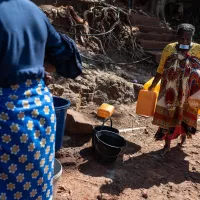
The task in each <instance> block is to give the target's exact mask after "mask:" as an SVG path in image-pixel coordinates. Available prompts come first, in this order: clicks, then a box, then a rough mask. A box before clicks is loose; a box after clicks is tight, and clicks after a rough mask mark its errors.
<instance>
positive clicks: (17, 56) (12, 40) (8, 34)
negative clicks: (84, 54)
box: [0, 0, 81, 87]
mask: <svg viewBox="0 0 200 200" xmlns="http://www.w3.org/2000/svg"><path fill="white" fill-rule="evenodd" d="M68 42H70V43H72V44H67V43H68ZM62 43H63V39H62V38H61V36H60V34H59V33H58V32H57V31H56V30H55V29H54V27H53V26H52V25H51V24H50V22H49V20H48V18H47V17H46V15H45V14H44V13H43V12H42V11H41V10H40V9H39V8H38V7H37V6H36V5H35V4H34V3H32V2H31V1H29V0H0V44H1V45H0V71H1V73H0V86H1V87H8V86H10V85H12V84H17V83H18V84H19V83H22V82H24V81H25V80H27V79H29V78H31V79H32V78H33V79H36V78H44V74H45V70H44V66H43V65H44V57H45V51H46V50H47V51H48V52H49V53H50V54H52V55H53V54H54V51H55V49H56V51H57V54H56V55H57V56H59V57H62V58H63V59H64V56H66V58H65V59H69V60H70V61H69V60H68V61H67V62H66V64H69V65H70V66H68V69H70V70H68V71H67V74H65V73H64V76H65V77H71V75H72V78H74V77H75V76H76V74H79V73H77V72H76V73H74V72H73V71H72V72H71V70H73V69H74V70H75V71H77V68H80V65H81V64H77V61H78V60H77V59H76V58H77V57H79V54H78V51H77V50H75V51H73V53H75V52H76V56H71V57H69V55H68V53H70V52H71V50H72V49H73V50H74V48H76V47H75V45H74V43H73V41H72V40H65V44H66V45H64V46H63V45H62ZM71 45H72V46H73V48H71V49H66V48H68V47H70V46H71ZM65 46H66V48H65ZM60 47H61V48H60ZM62 47H63V48H62ZM61 55H64V56H61ZM70 55H71V54H70ZM71 59H72V60H71ZM73 59H74V60H73ZM79 63H81V62H79ZM56 66H57V67H58V73H60V74H62V72H63V64H62V67H59V66H58V65H56ZM61 68H62V70H61ZM69 71H70V72H69ZM68 74H69V75H68Z"/></svg>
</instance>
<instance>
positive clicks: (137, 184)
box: [79, 143, 200, 195]
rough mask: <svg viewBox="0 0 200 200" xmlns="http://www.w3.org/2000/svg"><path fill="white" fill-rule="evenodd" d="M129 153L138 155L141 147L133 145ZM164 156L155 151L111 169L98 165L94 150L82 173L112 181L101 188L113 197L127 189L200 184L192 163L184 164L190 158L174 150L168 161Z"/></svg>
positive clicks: (88, 151) (86, 151)
mask: <svg viewBox="0 0 200 200" xmlns="http://www.w3.org/2000/svg"><path fill="white" fill-rule="evenodd" d="M131 145H132V147H131ZM131 149H132V152H131ZM127 150H128V151H127V152H126V154H134V153H136V152H137V151H139V150H140V146H138V145H136V144H133V143H131V144H129V148H128V149H127ZM160 153H161V152H160V151H153V152H150V153H147V154H142V155H139V156H135V157H131V158H129V159H128V160H127V161H125V162H122V157H120V158H119V159H118V160H117V162H116V163H114V164H113V165H109V166H107V165H103V164H99V163H97V162H95V161H94V159H93V157H92V155H93V152H92V149H90V148H89V149H84V150H82V152H81V155H82V156H83V157H85V159H86V160H87V162H85V163H83V164H81V165H80V166H79V170H80V172H82V173H83V174H87V175H90V176H94V177H102V176H104V177H107V178H110V179H112V182H108V183H106V184H104V185H102V186H101V188H100V192H101V193H107V194H112V195H119V194H120V193H121V192H122V191H123V190H124V189H126V188H131V189H140V188H146V189H148V188H151V187H152V186H159V185H160V184H166V183H168V182H172V183H175V184H180V183H182V182H184V181H186V180H187V181H191V182H193V183H200V174H199V173H198V172H195V171H190V170H189V162H188V161H186V160H184V158H185V157H186V156H187V154H186V153H184V151H181V150H179V149H178V148H176V147H175V148H172V149H171V152H169V153H168V154H167V155H166V156H165V158H162V157H161V156H160ZM133 156H134V155H133ZM194 170H195V169H194Z"/></svg>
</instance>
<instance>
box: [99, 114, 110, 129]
mask: <svg viewBox="0 0 200 200" xmlns="http://www.w3.org/2000/svg"><path fill="white" fill-rule="evenodd" d="M108 120H110V127H111V128H112V119H111V117H107V118H106V119H104V121H103V124H102V126H101V130H102V128H103V126H104V124H105V123H106V122H107V121H108Z"/></svg>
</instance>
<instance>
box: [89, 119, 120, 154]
mask: <svg viewBox="0 0 200 200" xmlns="http://www.w3.org/2000/svg"><path fill="white" fill-rule="evenodd" d="M108 120H110V126H106V125H105V123H106V122H107V121H108ZM99 131H109V132H113V133H116V134H119V130H118V129H116V128H113V127H112V119H111V118H110V117H109V118H106V119H105V120H104V121H103V124H102V125H101V126H94V127H93V131H92V148H93V150H94V143H95V135H96V134H97V132H99Z"/></svg>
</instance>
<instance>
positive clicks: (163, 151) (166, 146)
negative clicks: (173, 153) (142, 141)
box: [161, 140, 171, 156]
mask: <svg viewBox="0 0 200 200" xmlns="http://www.w3.org/2000/svg"><path fill="white" fill-rule="evenodd" d="M170 143H171V142H170V140H165V146H164V148H163V149H162V151H161V156H164V155H165V154H166V153H167V152H169V151H170V150H171V149H170Z"/></svg>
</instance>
